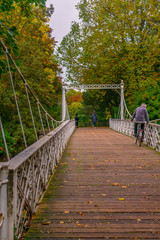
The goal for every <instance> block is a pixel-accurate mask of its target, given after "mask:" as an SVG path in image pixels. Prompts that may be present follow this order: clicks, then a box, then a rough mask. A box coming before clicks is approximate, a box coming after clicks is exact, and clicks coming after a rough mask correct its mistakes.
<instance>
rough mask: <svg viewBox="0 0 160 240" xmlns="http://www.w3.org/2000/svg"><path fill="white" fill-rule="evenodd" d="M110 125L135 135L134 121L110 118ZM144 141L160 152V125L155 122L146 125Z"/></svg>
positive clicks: (121, 131) (117, 129)
mask: <svg viewBox="0 0 160 240" xmlns="http://www.w3.org/2000/svg"><path fill="white" fill-rule="evenodd" d="M109 126H110V128H111V129H113V130H115V131H117V132H120V133H123V134H126V135H128V136H133V129H134V123H133V122H131V121H130V120H119V119H110V122H109ZM144 143H145V144H146V145H147V146H150V147H152V148H153V149H155V150H157V151H158V152H160V125H158V124H153V123H149V124H146V125H145V130H144Z"/></svg>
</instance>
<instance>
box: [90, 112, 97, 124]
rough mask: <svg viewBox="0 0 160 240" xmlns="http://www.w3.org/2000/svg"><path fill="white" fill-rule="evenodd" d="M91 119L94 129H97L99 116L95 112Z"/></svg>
mask: <svg viewBox="0 0 160 240" xmlns="http://www.w3.org/2000/svg"><path fill="white" fill-rule="evenodd" d="M91 119H92V123H93V127H96V122H97V114H96V112H95V111H94V112H93V114H92V116H91Z"/></svg>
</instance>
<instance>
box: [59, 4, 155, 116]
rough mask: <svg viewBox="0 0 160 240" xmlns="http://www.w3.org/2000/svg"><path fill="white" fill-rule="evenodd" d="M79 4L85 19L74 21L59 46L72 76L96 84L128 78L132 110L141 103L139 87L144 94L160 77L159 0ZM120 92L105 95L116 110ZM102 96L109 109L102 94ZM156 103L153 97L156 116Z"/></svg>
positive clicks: (81, 14)
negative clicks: (78, 21)
mask: <svg viewBox="0 0 160 240" xmlns="http://www.w3.org/2000/svg"><path fill="white" fill-rule="evenodd" d="M77 9H78V10H79V17H80V20H81V22H80V23H79V24H78V23H73V24H72V26H71V31H70V33H69V34H68V35H67V36H65V37H64V39H63V40H62V42H61V45H60V47H59V49H58V58H59V59H60V61H61V63H62V65H63V66H65V67H66V68H67V74H68V80H69V81H73V82H76V83H78V84H81V83H83V84H87V83H90V84H91V83H94V84H96V83H120V81H121V79H123V80H124V84H125V98H126V100H127V104H129V110H132V109H133V108H134V107H135V106H136V107H137V104H138V103H139V100H138V99H139V93H140V96H141V100H142V99H143V97H144V96H145V95H146V94H150V93H149V92H147V91H150V89H152V88H156V86H157V84H158V82H159V81H160V80H159V72H160V64H159V55H160V48H159V36H160V24H159V23H160V14H159V9H160V2H159V0H142V1H140V0H134V1H123V0H108V1H106V0H101V1H94V0H88V1H87V0H81V1H80V3H79V4H78V5H77ZM97 94H98V92H96V95H97ZM114 97H115V102H114V100H113V99H112V96H111V95H110V96H109V98H107V96H104V99H105V101H104V102H105V103H106V106H105V107H107V108H109V111H111V115H112V114H113V112H114V109H113V107H112V106H117V107H118V105H119V104H118V101H119V96H118V94H117V95H116V96H115V95H114ZM96 98H97V97H96V96H95V99H96ZM97 101H98V107H99V108H103V111H102V112H103V113H104V112H105V110H104V109H105V107H104V106H102V105H103V104H101V98H98V100H97ZM110 103H111V104H112V106H111V104H110ZM154 103H155V102H154ZM154 103H153V102H152V101H148V105H149V106H148V109H149V110H150V111H151V116H152V117H154V116H156V115H157V114H155V113H154V114H152V110H151V109H152V106H151V104H154ZM92 104H93V105H94V104H95V103H94V102H92ZM155 104H156V105H155V106H154V108H155V109H157V108H158V103H157V102H156V103H155ZM149 114H150V112H149Z"/></svg>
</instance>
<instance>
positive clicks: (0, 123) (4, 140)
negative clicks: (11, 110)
mask: <svg viewBox="0 0 160 240" xmlns="http://www.w3.org/2000/svg"><path fill="white" fill-rule="evenodd" d="M0 127H1V131H2V137H3V142H4V146H5V150H6V154H7V159H8V161H9V160H10V157H9V152H8V147H7V142H6V137H5V133H4V129H3V125H2V120H1V117H0Z"/></svg>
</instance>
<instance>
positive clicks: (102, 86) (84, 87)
mask: <svg viewBox="0 0 160 240" xmlns="http://www.w3.org/2000/svg"><path fill="white" fill-rule="evenodd" d="M72 88H75V89H77V90H89V89H116V90H118V89H120V90H121V91H120V95H121V120H123V119H124V82H123V80H122V81H121V83H120V84H82V85H76V84H70V85H68V84H65V83H63V85H62V119H64V116H65V112H66V109H65V107H66V100H65V91H66V90H69V89H72Z"/></svg>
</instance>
